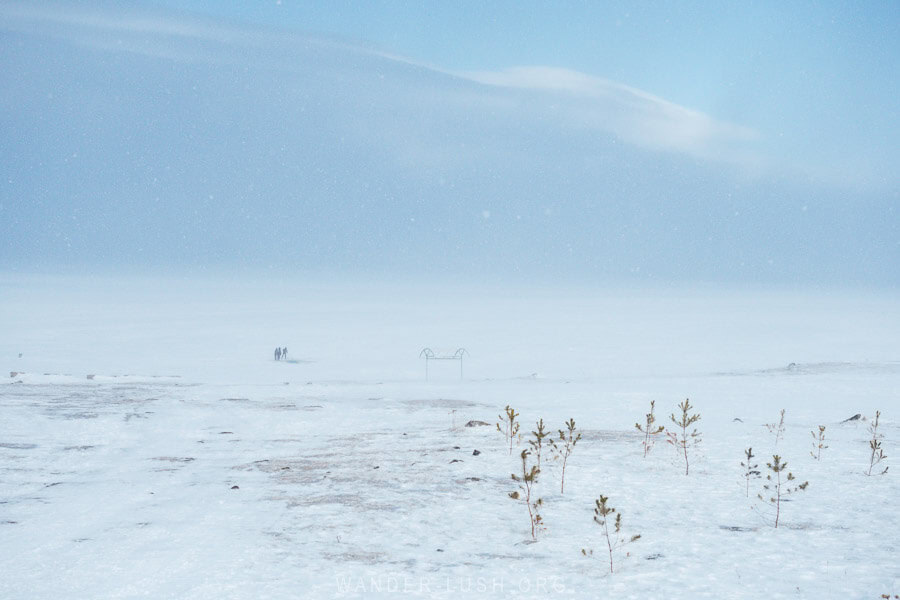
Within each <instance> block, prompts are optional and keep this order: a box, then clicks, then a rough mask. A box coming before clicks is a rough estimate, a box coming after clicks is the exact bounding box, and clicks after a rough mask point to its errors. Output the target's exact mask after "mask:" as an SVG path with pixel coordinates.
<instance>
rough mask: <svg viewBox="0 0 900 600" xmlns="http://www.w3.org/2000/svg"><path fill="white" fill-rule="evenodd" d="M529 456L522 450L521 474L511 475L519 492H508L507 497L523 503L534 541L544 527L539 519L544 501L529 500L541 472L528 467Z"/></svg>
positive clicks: (526, 451)
mask: <svg viewBox="0 0 900 600" xmlns="http://www.w3.org/2000/svg"><path fill="white" fill-rule="evenodd" d="M530 454H531V453H530V452H529V451H528V450H522V454H521V458H522V474H521V475H517V474H515V473H513V474H512V480H513V481H515V482H516V483H518V484H519V490H518V491H515V492H510V494H509V497H510V498H512V499H513V500H521V501H523V502H524V503H525V506H526V507H527V508H528V520H529V522H530V523H531V539H533V540H536V539H537V532H538V531H540V530H541V529H542V528H543V526H544V520H543V518H541V513H540V510H541V507H542V506H543V505H544V501H543V500H542V499H541V498H538V499H536V500H534V501H532V499H531V496H532V492H533V490H534V485H535V484H536V483H537V480H538V475H540V473H541V470H540V469H539V468H538V467H537V465H531V468H529V467H528V456H529V455H530ZM519 492H521V493H519Z"/></svg>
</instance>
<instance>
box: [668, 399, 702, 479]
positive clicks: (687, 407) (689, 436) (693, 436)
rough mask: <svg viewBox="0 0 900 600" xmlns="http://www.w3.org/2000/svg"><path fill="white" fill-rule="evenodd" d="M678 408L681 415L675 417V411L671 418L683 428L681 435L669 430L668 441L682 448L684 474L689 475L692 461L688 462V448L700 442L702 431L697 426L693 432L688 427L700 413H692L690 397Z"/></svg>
mask: <svg viewBox="0 0 900 600" xmlns="http://www.w3.org/2000/svg"><path fill="white" fill-rule="evenodd" d="M678 408H680V409H681V417H680V418H679V419H676V418H675V413H672V414H671V415H669V418H670V419H672V422H673V423H675V425H676V426H678V427H680V428H681V435H678V433H677V432H672V431H667V432H666V436H667V437H668V439H667V440H666V441H668V442H669V443H670V444H671V445H672V446H674V447H675V449H676V450H680V451H681V452H682V453H683V454H684V474H685V475H687V474H688V473H689V472H690V463H689V462H688V448H689V447H693V446H696V445H697V444H699V443H700V441H701V438H700V432H698V431H697V429H696V428H695V429H694V430H693V431H692V432H691V433H688V432H687V428H688V427H690V426H691V425H693V424H694V423H696V422H697V421H699V420H700V415H699V414H693V415H692V414H690V411H691V409H692V408H694V407H693V406H691V402H690V399H688V398H685V400H684V402H681V403H680V404H679V405H678Z"/></svg>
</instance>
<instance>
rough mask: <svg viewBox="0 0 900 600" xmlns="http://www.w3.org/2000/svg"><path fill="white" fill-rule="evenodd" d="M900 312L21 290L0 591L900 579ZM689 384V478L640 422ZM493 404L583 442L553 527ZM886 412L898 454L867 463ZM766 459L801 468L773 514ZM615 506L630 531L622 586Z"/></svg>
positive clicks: (731, 584)
mask: <svg viewBox="0 0 900 600" xmlns="http://www.w3.org/2000/svg"><path fill="white" fill-rule="evenodd" d="M898 300H900V298H898V295H897V294H896V293H893V292H890V293H889V292H866V293H846V292H844V293H835V292H826V291H804V292H789V291H759V290H739V291H738V290H731V291H724V290H697V289H694V290H686V289H663V288H660V289H656V290H653V289H644V290H589V289H580V290H578V289H551V290H542V291H538V290H528V289H522V288H520V289H509V290H507V289H501V288H481V289H465V290H461V289H453V290H448V289H447V288H438V287H426V286H399V285H398V286H387V285H363V284H360V285H346V284H345V285H336V284H327V285H326V284H319V285H309V286H301V285H292V284H286V283H278V284H276V283H271V282H260V283H256V284H253V285H250V284H246V283H245V284H240V285H237V284H230V283H227V282H224V281H219V282H214V281H207V282H202V283H197V282H188V281H172V280H162V279H160V280H140V281H139V280H110V279H107V280H104V279H99V280H89V279H74V278H69V279H66V278H34V277H21V276H5V277H4V278H2V279H0V332H2V335H0V361H2V364H0V367H2V369H3V375H4V379H3V380H2V381H3V384H2V385H0V410H2V415H3V418H2V421H0V457H2V463H0V469H2V470H0V547H2V548H3V549H4V560H3V562H2V567H0V575H2V576H0V597H3V598H48V599H49V598H134V597H151V598H216V599H221V598H247V599H256V598H297V597H311V598H330V597H352V598H356V597H359V598H370V597H395V596H397V595H409V596H414V597H438V598H442V597H445V598H451V597H491V598H493V597H510V598H512V597H516V598H518V597H545V596H546V595H548V593H557V594H558V595H560V596H563V597H573V598H583V597H600V596H605V595H609V596H610V597H622V598H630V597H634V598H647V597H660V596H666V597H674V598H693V597H746V598H759V597H765V596H771V597H775V598H780V597H791V598H795V597H800V598H813V597H815V598H848V597H873V598H877V597H879V596H880V595H881V594H886V593H890V594H895V593H898V594H900V567H898V565H900V514H898V511H897V505H896V501H897V498H898V496H900V483H898V479H897V473H895V472H894V471H895V470H898V471H900V467H898V466H896V465H897V462H896V461H897V456H898V454H897V450H896V449H897V447H898V440H900V427H898V420H897V417H898V414H900V302H898ZM279 345H280V346H288V347H289V350H290V353H289V357H290V359H291V361H288V362H284V361H279V362H276V361H274V360H273V356H272V352H273V350H274V348H275V346H279ZM426 346H430V347H441V348H454V349H455V348H459V347H465V348H466V349H467V350H468V352H469V353H470V356H468V357H467V358H466V359H465V360H466V362H465V375H466V377H465V379H463V380H460V379H459V371H458V365H457V364H456V363H451V362H449V361H448V362H447V363H432V364H431V366H430V370H431V373H430V375H431V378H430V381H427V382H426V381H425V380H424V368H425V365H424V361H423V360H421V359H419V358H418V355H419V352H420V350H421V349H422V348H424V347H426ZM20 354H21V357H20V356H19V355H20ZM89 375H90V376H92V377H91V378H89V377H88V376H89ZM7 376H8V377H7ZM685 398H690V400H691V404H692V405H694V406H695V407H696V410H697V412H699V413H700V414H701V415H702V418H701V420H700V421H699V422H698V423H697V427H698V429H699V430H700V431H701V432H702V434H703V440H702V442H701V443H700V444H699V446H698V447H697V448H696V451H695V452H693V453H692V454H691V460H692V463H691V472H690V475H688V476H685V474H684V467H683V463H682V462H681V461H682V458H681V457H680V456H679V455H678V454H677V453H676V452H675V451H674V450H673V449H672V448H671V447H669V446H668V445H667V444H665V443H664V442H663V441H660V442H658V443H657V444H656V445H655V447H654V448H653V449H652V451H651V453H650V454H649V456H648V457H646V458H643V457H642V449H641V437H640V435H639V434H638V433H637V432H636V431H635V429H634V423H635V422H637V421H643V418H644V415H645V413H646V412H647V410H648V408H649V403H650V401H651V400H655V401H656V411H657V419H658V421H659V423H660V424H664V425H669V424H670V421H669V419H668V415H669V414H670V413H671V412H673V411H675V410H677V407H676V405H677V403H678V402H680V401H681V400H683V399H685ZM506 405H512V406H513V407H515V408H516V409H517V410H518V411H519V412H520V413H521V416H520V419H521V421H522V433H527V432H530V431H531V430H532V429H533V428H534V422H535V421H536V420H537V419H538V418H543V419H544V422H545V423H546V424H547V425H548V426H549V428H550V429H551V430H553V431H556V430H557V429H560V428H562V427H563V422H564V421H565V420H567V419H569V418H574V419H575V421H576V423H577V426H578V428H579V430H580V431H581V432H582V433H583V438H582V440H581V441H580V442H579V443H578V445H577V446H576V448H575V451H574V453H573V454H572V457H571V458H570V460H569V463H568V466H567V470H566V489H565V494H564V495H563V494H560V490H559V475H560V474H559V467H558V465H555V464H552V463H550V464H548V465H545V469H544V472H543V473H542V474H541V476H540V478H539V481H538V484H537V491H538V493H539V495H540V496H542V497H543V499H544V503H545V507H544V509H543V517H544V520H545V522H546V531H545V532H543V533H542V534H540V535H539V536H538V540H537V542H536V543H531V536H530V527H529V521H528V515H527V512H526V509H525V507H524V505H522V504H521V503H519V502H515V501H514V500H512V499H510V498H509V497H508V495H507V494H508V493H509V492H511V491H513V490H515V489H516V488H515V484H514V482H513V481H512V480H511V478H510V474H511V473H513V472H514V471H515V470H516V469H517V467H519V466H520V465H519V464H517V462H518V461H517V457H516V456H515V453H516V452H518V450H514V453H513V456H510V455H509V452H508V450H507V449H506V448H505V447H504V440H503V436H502V435H501V434H500V433H498V432H497V431H496V429H495V428H494V426H493V424H494V423H496V421H497V418H498V415H499V414H500V413H501V412H502V411H503V408H504V406H506ZM781 409H785V411H786V412H785V415H786V417H785V430H784V435H783V439H781V440H780V441H778V442H777V445H776V439H775V436H774V435H773V434H772V433H770V431H769V430H768V428H767V427H766V426H765V424H767V423H773V422H777V421H778V418H779V412H780V411H781ZM876 410H880V411H881V412H882V418H881V423H880V431H881V432H882V433H883V434H884V440H883V445H884V453H885V454H886V455H887V456H888V458H887V459H886V460H885V461H884V462H883V463H882V465H881V466H889V467H890V470H889V471H888V473H887V474H885V475H883V476H872V477H868V476H866V475H865V472H866V471H867V469H868V466H869V456H870V450H869V446H868V439H869V438H870V433H869V431H868V425H869V422H868V421H867V419H871V418H872V417H874V414H875V411H876ZM856 414H861V415H862V417H863V418H862V419H859V420H855V421H849V422H843V421H844V420H845V419H847V418H848V417H851V416H853V415H856ZM473 420H480V421H484V422H487V423H489V424H490V425H489V426H475V427H466V426H465V424H466V423H467V422H469V421H473ZM819 425H825V426H826V443H827V445H828V448H826V449H824V450H823V451H822V458H821V460H815V459H813V458H812V457H811V456H810V451H811V450H812V449H813V445H812V436H811V435H810V432H811V431H813V430H818V426H819ZM522 444H523V445H522V446H521V447H524V444H525V440H524V439H523V441H522ZM751 446H752V447H753V449H754V452H755V454H756V455H757V459H756V461H757V462H759V464H760V466H761V467H762V469H761V470H762V471H766V469H765V463H766V461H771V457H772V455H773V454H774V453H776V452H777V453H778V454H779V455H781V456H782V457H783V458H784V459H785V460H786V461H787V462H788V465H789V470H790V471H792V472H793V473H794V475H795V476H796V477H797V478H798V480H799V481H807V480H808V481H809V487H808V489H807V490H806V491H804V492H798V493H797V494H794V495H792V496H791V497H790V498H789V500H790V501H789V502H786V503H784V504H783V505H782V513H781V521H780V524H779V527H778V529H775V528H774V527H773V526H772V520H773V519H772V515H771V511H770V510H769V509H768V507H766V506H764V505H761V504H760V503H759V502H754V501H753V497H754V496H755V493H756V492H757V491H759V490H760V489H761V483H762V482H761V481H759V480H755V481H751V484H750V489H751V493H750V496H751V497H750V498H748V497H747V495H746V490H745V482H744V479H743V478H742V476H741V474H742V468H741V466H740V462H741V460H742V459H743V451H744V450H745V449H746V448H748V447H751ZM521 447H520V448H521ZM475 450H478V451H479V453H478V454H477V455H476V454H474V451H475ZM601 494H603V495H605V496H608V497H609V498H610V503H611V504H612V506H614V507H616V508H617V509H619V510H620V511H621V513H622V515H623V524H624V525H623V532H624V533H625V534H626V535H629V536H630V535H632V534H640V535H641V539H640V540H638V541H636V542H634V543H633V544H631V545H629V546H627V547H626V548H625V549H623V550H622V551H621V552H620V553H618V554H617V555H616V557H615V573H614V574H612V575H610V574H609V565H608V561H607V559H608V555H606V556H605V555H604V553H605V540H603V538H602V537H601V528H600V527H598V526H597V525H595V524H594V523H592V516H593V513H592V508H593V506H594V499H596V498H599V496H600V495H601ZM582 548H593V549H594V550H595V555H594V556H593V557H589V558H586V557H584V556H582V554H581V549H582Z"/></svg>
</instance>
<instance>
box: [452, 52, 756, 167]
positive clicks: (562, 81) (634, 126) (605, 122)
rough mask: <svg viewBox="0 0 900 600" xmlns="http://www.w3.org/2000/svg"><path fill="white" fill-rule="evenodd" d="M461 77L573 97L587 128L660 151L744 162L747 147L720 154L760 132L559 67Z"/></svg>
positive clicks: (574, 110)
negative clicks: (607, 132) (727, 153)
mask: <svg viewBox="0 0 900 600" xmlns="http://www.w3.org/2000/svg"><path fill="white" fill-rule="evenodd" d="M460 76H462V77H466V78H468V79H471V80H472V81H476V82H479V83H483V84H486V85H489V86H495V87H499V88H508V89H520V90H529V91H533V92H545V93H548V94H552V95H553V96H554V97H555V98H556V99H557V100H558V101H560V102H562V101H569V102H571V104H570V105H569V113H568V115H569V117H570V118H571V119H573V120H574V121H576V122H578V123H580V124H581V125H584V126H591V127H596V128H598V129H602V130H607V131H610V132H612V133H614V134H616V135H618V136H619V137H621V138H622V139H623V140H625V141H627V142H629V143H632V144H636V145H639V146H643V147H648V148H652V149H659V150H670V151H682V152H686V153H689V154H692V155H695V156H699V157H703V158H718V159H720V160H721V159H724V160H728V161H735V162H741V161H742V160H743V159H744V158H747V157H748V156H747V152H746V149H745V150H744V151H743V152H742V151H740V150H739V149H735V150H736V151H735V152H734V154H732V155H724V156H723V155H722V151H723V150H725V149H726V148H727V147H729V146H741V145H749V144H751V143H752V142H754V141H756V140H758V139H759V138H760V135H759V133H758V132H756V131H754V130H752V129H750V128H748V127H743V126H740V125H735V124H732V123H727V122H725V121H719V120H717V119H715V118H713V117H710V116H709V115H706V114H704V113H702V112H699V111H696V110H692V109H689V108H686V107H684V106H680V105H678V104H675V103H673V102H669V101H667V100H664V99H662V98H659V97H657V96H654V95H652V94H649V93H647V92H644V91H642V90H639V89H635V88H633V87H629V86H626V85H623V84H620V83H616V82H614V81H609V80H607V79H602V78H600V77H593V76H591V75H587V74H585V73H580V72H578V71H572V70H570V69H562V68H556V67H515V68H511V69H506V70H503V71H476V72H466V73H460Z"/></svg>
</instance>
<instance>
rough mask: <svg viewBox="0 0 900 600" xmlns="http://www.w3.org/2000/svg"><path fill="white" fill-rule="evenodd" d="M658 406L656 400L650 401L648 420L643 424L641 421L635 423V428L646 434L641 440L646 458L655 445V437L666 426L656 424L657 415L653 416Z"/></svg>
mask: <svg viewBox="0 0 900 600" xmlns="http://www.w3.org/2000/svg"><path fill="white" fill-rule="evenodd" d="M655 406H656V400H651V401H650V412H648V413H647V417H646V422H645V424H644V425H643V426H642V425H641V424H640V423H635V424H634V428H635V429H637V430H638V431H640V432H641V433H643V434H644V441H643V442H641V445H643V447H644V458H647V455H648V454H650V448H652V447H653V442H654V440H653V438H654V437H655V436H657V435H659V434H661V433H662V432H663V431H664V430H665V429H666V428H665V427H663V426H662V425H658V426H657V425H654V423H656V417H655V416H653V409H654V407H655Z"/></svg>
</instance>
